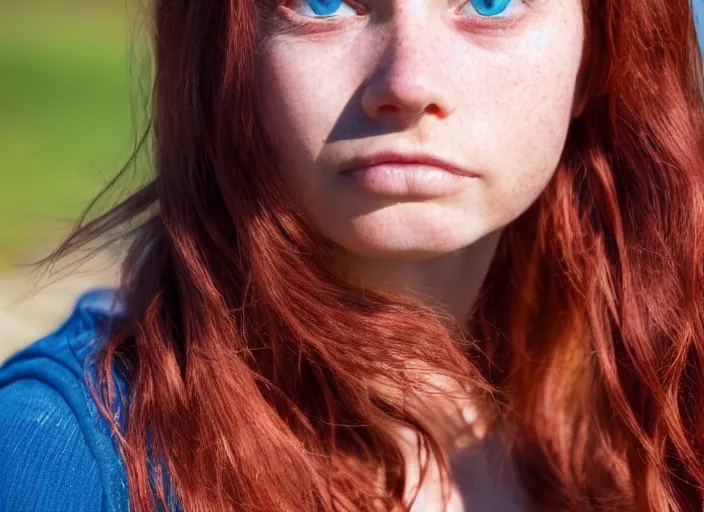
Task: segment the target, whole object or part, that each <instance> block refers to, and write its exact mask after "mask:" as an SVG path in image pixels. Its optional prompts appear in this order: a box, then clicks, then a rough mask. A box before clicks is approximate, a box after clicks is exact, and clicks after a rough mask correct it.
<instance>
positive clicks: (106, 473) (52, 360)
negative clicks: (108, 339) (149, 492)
mask: <svg viewBox="0 0 704 512" xmlns="http://www.w3.org/2000/svg"><path fill="white" fill-rule="evenodd" d="M113 299H114V294H113V291H112V290H110V289H96V290H90V291H88V292H86V293H84V294H83V295H82V296H81V297H80V299H79V300H78V302H77V304H76V306H75V308H74V310H73V312H72V313H71V315H70V316H69V318H68V319H66V321H65V322H64V323H63V324H62V325H61V326H60V327H59V328H58V329H57V330H56V331H54V332H53V333H50V334H48V335H47V336H45V337H43V338H41V339H39V340H37V341H35V342H34V343H32V344H31V345H29V346H28V347H26V348H24V349H23V350H21V351H19V352H17V353H15V354H14V355H12V356H11V357H10V358H9V359H8V360H7V361H5V363H3V365H2V366H0V457H1V458H2V460H3V464H2V465H0V510H7V511H8V512H12V511H15V510H17V511H20V510H21V511H23V512H24V511H34V510H36V511H39V510H76V511H78V510H91V511H94V510H102V511H111V512H112V511H114V512H117V511H122V510H127V509H128V506H127V484H126V478H125V473H124V468H123V466H122V463H121V459H120V457H119V455H118V452H117V445H116V443H115V441H114V439H113V437H112V435H111V433H110V430H109V427H108V425H107V422H105V420H104V418H103V417H102V416H101V415H100V413H99V412H98V410H97V406H96V404H95V402H94V401H93V398H92V396H91V394H90V391H89V389H88V384H87V380H86V378H87V375H89V373H90V371H91V370H90V358H89V357H88V356H89V355H90V354H91V353H92V351H93V350H94V349H95V348H97V346H98V344H99V343H100V342H101V341H102V339H101V334H100V333H101V332H103V331H102V330H101V329H100V327H103V326H105V322H111V321H112V320H113V319H114V318H116V317H118V316H119V314H120V309H119V304H116V303H114V301H113ZM118 385H121V383H120V381H119V379H118Z"/></svg>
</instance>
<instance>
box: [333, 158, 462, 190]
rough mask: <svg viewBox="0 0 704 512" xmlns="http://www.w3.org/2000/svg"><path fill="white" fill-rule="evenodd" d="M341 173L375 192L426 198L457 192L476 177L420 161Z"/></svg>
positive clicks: (354, 183)
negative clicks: (423, 163)
mask: <svg viewBox="0 0 704 512" xmlns="http://www.w3.org/2000/svg"><path fill="white" fill-rule="evenodd" d="M341 176H342V177H343V178H344V179H347V180H349V181H350V182H351V183H352V184H353V185H355V186H357V187H359V188H361V189H364V190H366V191H368V192H372V193H374V194H378V195H383V196H394V197H404V196H414V197H426V198H428V197H442V196H450V195H453V194H456V193H458V192H460V191H462V190H463V189H464V187H466V186H467V183H468V182H469V181H470V180H472V179H473V178H475V177H476V176H474V175H461V174H455V173H452V172H450V171H448V170H445V169H441V168H439V167H435V166H432V165H422V164H379V165H373V166H370V167H364V168H361V169H355V170H353V171H346V172H343V173H342V174H341Z"/></svg>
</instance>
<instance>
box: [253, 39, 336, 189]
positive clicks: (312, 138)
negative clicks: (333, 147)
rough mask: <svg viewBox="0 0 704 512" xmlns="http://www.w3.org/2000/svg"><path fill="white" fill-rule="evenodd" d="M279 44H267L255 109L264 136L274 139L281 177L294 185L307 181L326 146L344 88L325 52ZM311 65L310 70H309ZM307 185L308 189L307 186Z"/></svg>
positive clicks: (327, 53) (329, 56) (332, 57)
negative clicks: (283, 174) (260, 114)
mask: <svg viewBox="0 0 704 512" xmlns="http://www.w3.org/2000/svg"><path fill="white" fill-rule="evenodd" d="M299 50H301V48H295V47H292V45H291V44H284V43H280V42H276V43H271V44H270V45H268V48H267V51H266V53H265V54H264V57H263V61H262V67H261V75H260V76H261V79H260V89H259V90H260V105H261V108H262V111H263V118H264V119H263V123H264V126H265V128H266V130H267V133H268V135H270V136H271V137H273V138H274V139H275V141H276V142H275V145H274V147H276V148H278V149H279V150H280V151H281V152H282V154H283V156H284V161H285V162H287V165H286V166H285V172H286V173H287V174H288V175H289V176H290V177H293V178H295V179H297V180H304V181H308V180H311V178H312V176H311V173H310V172H304V171H306V170H308V171H309V170H310V169H311V168H312V167H313V166H314V165H315V160H316V158H317V156H318V155H319V154H320V152H321V150H322V148H323V147H324V146H325V144H326V139H327V137H328V134H329V133H330V131H331V129H332V127H333V125H334V123H335V120H336V116H337V115H339V113H340V112H341V111H342V109H343V107H344V99H345V95H344V92H345V91H344V90H343V86H344V84H343V83H342V81H337V80H336V75H335V74H334V73H326V74H322V73H321V71H322V70H323V69H334V67H332V64H330V63H329V62H328V61H330V60H334V56H331V55H330V52H323V53H321V52H320V51H319V52H318V53H317V55H319V56H320V57H321V58H318V59H313V58H311V54H310V52H305V51H299ZM311 62H313V63H315V65H314V66H313V65H311ZM310 186H313V184H311V185H310Z"/></svg>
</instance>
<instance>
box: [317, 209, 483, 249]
mask: <svg viewBox="0 0 704 512" xmlns="http://www.w3.org/2000/svg"><path fill="white" fill-rule="evenodd" d="M382 213H383V212H372V213H369V214H366V215H363V216H359V217H355V218H350V219H346V220H342V219H339V217H338V219H339V222H337V223H335V224H334V225H333V226H328V229H323V233H324V234H325V236H326V237H327V238H328V239H329V240H330V241H332V242H333V244H335V245H336V246H339V247H340V248H342V249H343V250H345V251H346V252H349V253H352V254H354V255H357V256H360V257H363V258H370V259H378V260H397V261H418V260H423V259H429V258H433V257H437V256H442V255H444V254H449V253H451V252H454V251H457V250H459V249H462V248H464V247H467V246H469V245H472V244H473V243H474V242H476V241H477V240H479V239H480V238H482V236H484V235H485V234H486V233H488V232H489V231H491V230H490V229H487V228H486V226H484V223H483V222H481V221H480V220H479V219H471V218H467V217H466V216H463V217H461V218H455V217H453V216H447V215H445V216H437V215H436V216H428V215H425V216H420V217H417V218H414V216H399V215H383V214H382ZM328 219H330V217H328ZM333 227H334V228H333ZM330 228H333V229H330Z"/></svg>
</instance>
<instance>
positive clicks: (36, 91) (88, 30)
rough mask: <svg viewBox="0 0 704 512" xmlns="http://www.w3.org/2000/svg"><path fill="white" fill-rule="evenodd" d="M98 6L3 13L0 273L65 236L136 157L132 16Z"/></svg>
mask: <svg viewBox="0 0 704 512" xmlns="http://www.w3.org/2000/svg"><path fill="white" fill-rule="evenodd" d="M96 3H97V2H96ZM99 4H101V5H100V6H95V5H93V4H91V3H82V2H75V1H74V2H71V3H69V2H67V1H66V0H64V1H59V0H55V1H54V2H46V1H41V2H40V1H35V2H27V1H26V0H25V1H23V2H11V3H9V4H8V5H3V6H2V7H1V9H2V11H3V16H2V18H3V20H2V21H0V268H1V267H5V266H7V265H8V264H13V263H16V262H17V261H18V260H20V259H22V258H23V255H26V254H30V253H31V252H32V248H33V247H37V246H41V245H42V244H43V243H46V241H47V240H54V239H56V238H57V237H58V236H60V235H61V234H62V233H63V232H65V231H66V230H67V229H68V228H69V227H70V226H71V223H72V221H73V220H74V219H75V218H76V217H77V215H78V214H79V213H80V212H81V211H82V210H83V209H84V207H85V206H86V205H87V203H88V202H89V201H90V199H91V198H92V197H93V196H94V195H95V194H96V193H97V192H98V191H99V190H100V189H101V188H102V187H103V185H104V184H105V183H106V182H107V181H108V180H109V179H110V178H111V177H112V176H113V175H114V174H115V173H116V172H117V171H118V170H119V168H120V167H121V166H122V164H123V163H124V162H125V160H126V158H127V157H128V156H129V154H130V153H131V150H132V144H133V137H134V129H135V126H134V122H133V120H132V113H131V106H130V94H131V90H132V91H134V88H135V84H134V83H133V82H131V79H130V78H129V59H130V49H129V44H130V41H129V39H128V37H129V36H128V32H127V28H128V25H127V16H126V14H125V7H124V4H123V1H122V0H117V1H113V2H100V3H99ZM139 56H140V57H141V55H139ZM134 71H135V72H137V71H138V70H137V69H135V70H134ZM135 80H136V79H135ZM138 126H141V124H140V125H138Z"/></svg>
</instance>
